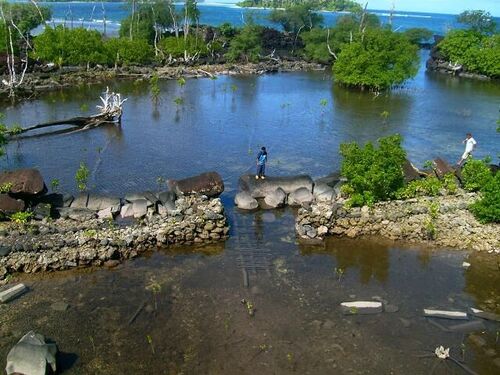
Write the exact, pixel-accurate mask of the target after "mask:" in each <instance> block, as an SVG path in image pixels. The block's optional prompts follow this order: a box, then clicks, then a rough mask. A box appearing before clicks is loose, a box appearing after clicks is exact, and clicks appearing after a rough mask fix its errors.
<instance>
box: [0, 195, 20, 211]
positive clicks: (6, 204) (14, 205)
mask: <svg viewBox="0 0 500 375" xmlns="http://www.w3.org/2000/svg"><path fill="white" fill-rule="evenodd" d="M25 208H26V205H25V203H24V201H22V200H20V199H15V198H12V197H11V196H9V195H8V194H0V214H4V215H10V214H13V213H16V212H19V211H23V210H24V209H25Z"/></svg>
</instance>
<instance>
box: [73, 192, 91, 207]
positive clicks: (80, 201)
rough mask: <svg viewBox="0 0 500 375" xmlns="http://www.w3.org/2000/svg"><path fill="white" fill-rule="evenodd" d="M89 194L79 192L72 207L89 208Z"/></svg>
mask: <svg viewBox="0 0 500 375" xmlns="http://www.w3.org/2000/svg"><path fill="white" fill-rule="evenodd" d="M88 201H89V195H88V194H87V193H80V194H78V195H77V196H76V197H75V198H74V199H73V201H72V202H71V204H70V207H71V208H87V202H88Z"/></svg>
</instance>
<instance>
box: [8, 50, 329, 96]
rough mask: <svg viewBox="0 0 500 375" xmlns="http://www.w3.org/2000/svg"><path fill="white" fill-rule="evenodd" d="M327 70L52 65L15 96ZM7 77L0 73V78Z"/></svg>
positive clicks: (269, 65)
mask: <svg viewBox="0 0 500 375" xmlns="http://www.w3.org/2000/svg"><path fill="white" fill-rule="evenodd" d="M325 69H327V66H326V65H323V64H319V63H313V62H307V61H304V60H296V61H293V60H281V59H280V60H278V59H276V60H269V61H262V62H259V63H245V64H233V63H223V64H199V65H193V66H188V65H176V66H159V67H154V66H128V67H119V68H116V69H115V68H107V67H102V66H96V67H94V68H91V69H87V68H86V67H79V66H73V67H72V66H69V67H62V68H52V69H50V70H49V71H46V72H43V71H42V72H31V73H27V74H26V76H25V78H24V81H23V84H22V85H21V86H20V87H19V88H17V89H16V99H19V100H25V99H31V98H33V97H36V96H37V95H39V94H41V93H44V92H48V91H55V90H60V89H64V88H68V87H74V86H75V85H76V86H78V85H93V84H99V83H105V82H108V81H111V80H114V79H119V80H134V79H135V80H137V79H149V78H151V76H152V75H153V74H155V73H156V74H157V75H158V78H161V79H179V78H181V77H183V78H214V77H217V76H219V75H228V76H230V75H260V74H267V73H279V72H299V71H322V70H325ZM2 78H4V76H0V80H1V79H2ZM3 94H5V97H6V99H7V96H8V90H6V89H5V88H2V89H0V95H3Z"/></svg>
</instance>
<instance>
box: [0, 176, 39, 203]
mask: <svg viewBox="0 0 500 375" xmlns="http://www.w3.org/2000/svg"><path fill="white" fill-rule="evenodd" d="M5 184H11V187H10V190H9V192H10V193H11V194H14V195H16V196H18V197H28V198H29V197H33V196H35V195H38V194H42V193H43V192H45V191H46V188H45V183H44V182H43V177H42V175H41V174H40V171H38V170H37V169H18V170H15V171H7V172H2V173H0V186H1V185H5Z"/></svg>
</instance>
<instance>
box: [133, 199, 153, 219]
mask: <svg viewBox="0 0 500 375" xmlns="http://www.w3.org/2000/svg"><path fill="white" fill-rule="evenodd" d="M149 206H150V202H149V201H148V200H147V199H138V200H136V201H133V202H132V211H133V212H134V217H135V218H136V219H140V218H142V217H144V216H146V215H147V213H148V207H149Z"/></svg>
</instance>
